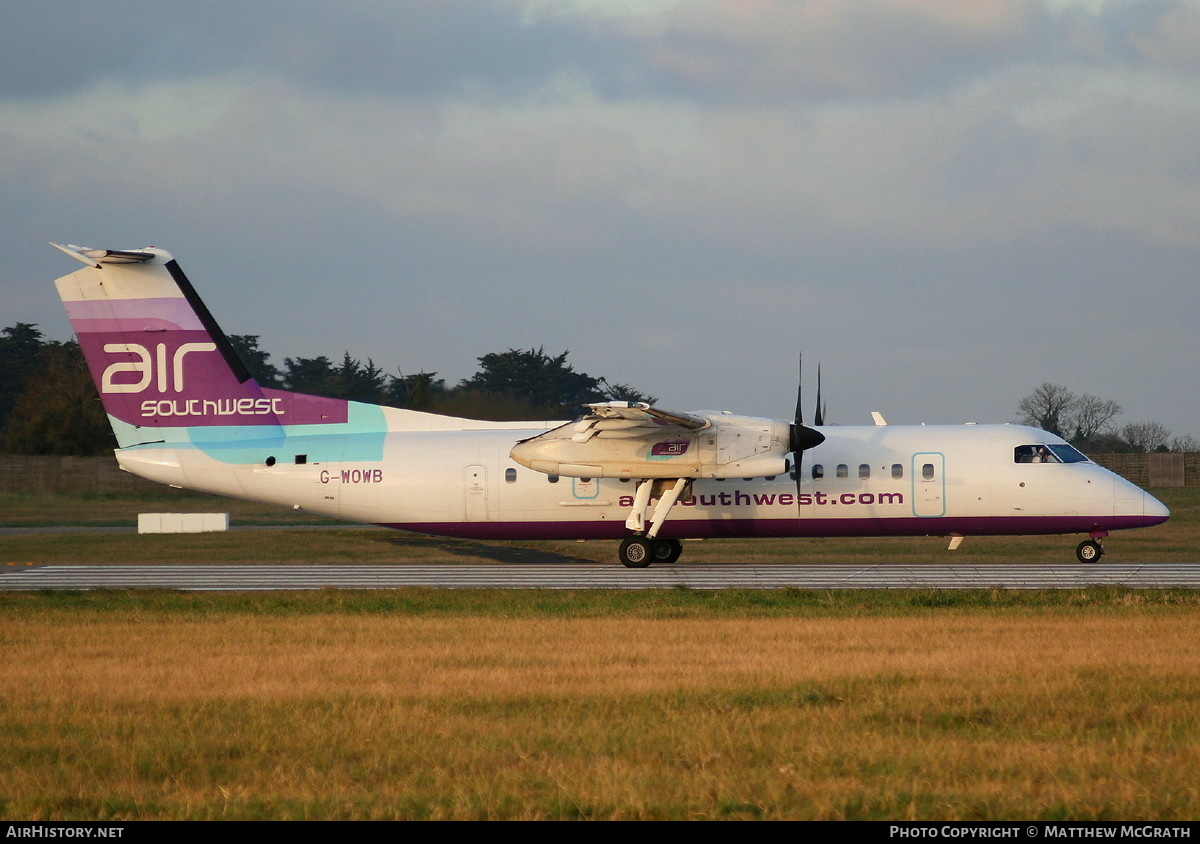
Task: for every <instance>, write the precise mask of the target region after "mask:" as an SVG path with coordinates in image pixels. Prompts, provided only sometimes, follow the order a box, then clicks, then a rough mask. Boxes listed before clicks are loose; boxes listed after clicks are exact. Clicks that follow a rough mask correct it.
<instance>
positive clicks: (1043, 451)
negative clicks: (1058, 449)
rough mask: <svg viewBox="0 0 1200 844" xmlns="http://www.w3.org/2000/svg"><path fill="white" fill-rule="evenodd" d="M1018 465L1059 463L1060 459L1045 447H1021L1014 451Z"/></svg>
mask: <svg viewBox="0 0 1200 844" xmlns="http://www.w3.org/2000/svg"><path fill="white" fill-rule="evenodd" d="M1013 457H1014V460H1015V462H1017V463H1057V462H1058V458H1057V457H1055V456H1054V454H1053V453H1052V452H1051V451H1050V449H1049V448H1047V447H1046V446H1044V445H1019V446H1017V447H1016V448H1015V449H1014V450H1013Z"/></svg>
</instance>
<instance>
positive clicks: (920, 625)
mask: <svg viewBox="0 0 1200 844" xmlns="http://www.w3.org/2000/svg"><path fill="white" fill-rule="evenodd" d="M1105 594H1106V595H1109V596H1110V597H1108V598H1105V599H1104V600H1098V601H1096V602H1094V604H1093V605H1092V606H1090V607H1086V608H1084V609H1079V608H1073V607H1058V608H1038V607H1037V606H1036V601H1035V600H1034V599H1032V598H1030V599H1025V598H1023V597H1022V598H1020V599H1019V601H1022V602H1025V603H1024V604H1017V605H1013V606H1010V607H1009V608H1008V609H1005V610H995V611H984V612H971V611H966V610H962V609H949V610H926V611H923V612H920V613H917V614H916V615H912V614H901V615H882V616H879V615H870V614H863V613H859V612H857V611H856V610H854V609H853V603H852V602H851V603H849V604H844V603H843V604H841V605H839V606H840V607H841V608H835V609H833V610H832V611H826V612H823V613H819V614H817V615H816V616H815V617H810V616H808V615H806V614H804V613H798V614H797V615H794V616H792V617H787V616H784V617H755V616H754V615H753V614H749V615H744V616H742V617H733V618H730V617H723V616H722V614H721V613H717V612H707V611H704V610H696V611H695V612H694V613H693V615H692V617H679V618H661V617H654V615H655V613H654V603H655V602H656V601H666V600H667V599H668V598H670V597H671V596H664V595H661V594H660V595H658V596H655V595H653V594H645V595H639V596H637V598H636V599H630V598H623V599H621V600H626V601H629V600H636V601H639V602H641V603H639V604H638V605H637V606H638V607H640V609H636V610H627V611H619V610H614V609H612V608H611V607H612V604H611V601H614V600H616V599H611V598H607V597H605V598H598V599H597V600H599V601H609V602H610V603H609V604H606V605H605V606H608V607H609V609H608V610H606V611H605V612H604V613H603V614H601V615H600V616H599V617H592V618H586V619H581V618H571V617H562V616H561V615H559V614H557V613H550V612H542V611H538V610H530V609H529V608H528V607H527V606H525V607H524V608H523V609H521V608H518V609H517V611H516V612H515V613H514V615H513V616H511V617H508V616H507V606H508V605H507V604H506V603H505V602H506V601H519V600H520V599H519V598H513V597H511V596H503V597H497V598H496V599H495V601H494V603H493V604H492V607H491V610H490V611H488V612H470V613H464V612H457V613H456V612H451V613H449V614H445V613H443V612H440V611H439V612H424V611H421V610H420V609H419V607H420V606H421V602H422V600H424V599H423V598H422V597H421V595H420V593H412V594H411V595H410V598H409V600H411V602H412V604H411V605H412V606H414V607H417V608H418V609H417V610H416V611H413V612H409V613H405V614H399V613H379V612H341V613H333V614H331V613H329V612H324V611H321V610H322V604H326V603H330V602H333V603H337V602H339V601H341V600H342V599H341V598H340V597H338V596H334V595H328V594H327V595H314V596H308V597H306V598H304V599H303V603H302V604H300V605H298V607H293V610H294V611H290V612H287V613H279V614H272V613H270V612H265V611H263V607H265V606H266V605H265V604H263V603H262V602H265V601H268V600H270V599H268V598H262V597H249V596H241V597H239V598H228V599H214V598H208V599H205V603H203V604H202V605H197V611H196V612H188V613H183V614H178V613H175V612H173V611H170V610H168V609H167V608H165V606H164V604H163V601H166V600H167V599H165V598H164V599H161V600H158V599H156V598H154V597H153V596H145V597H138V596H134V597H132V598H129V597H128V596H126V597H123V598H121V602H120V603H119V607H120V610H119V611H115V609H116V606H117V605H114V606H107V607H106V606H105V602H106V601H107V600H109V599H105V598H104V597H103V596H100V597H93V598H90V599H87V600H79V601H78V602H77V603H76V605H74V606H63V605H58V604H53V603H51V602H50V601H49V599H48V598H44V597H38V596H30V597H22V598H20V599H13V600H11V601H9V602H7V603H5V604H2V605H0V612H2V614H0V619H2V620H3V622H4V623H3V628H2V629H3V631H4V632H3V634H2V639H0V647H2V648H3V652H4V653H6V654H8V655H9V662H8V665H7V666H6V669H5V671H4V672H0V716H2V717H0V817H4V818H14V819H15V818H20V819H53V818H58V819H69V818H114V819H129V818H393V817H398V818H452V819H474V818H607V819H613V818H641V819H650V818H654V819H685V818H777V819H782V818H789V819H794V818H893V819H899V818H927V819H929V818H939V819H940V818H948V819H949V818H1034V819H1036V818H1043V819H1050V818H1076V819H1088V818H1108V819H1114V818H1121V819H1139V818H1161V819H1168V818H1170V819H1187V818H1194V817H1196V816H1197V815H1198V814H1200V789H1198V786H1197V785H1196V783H1197V782H1200V748H1198V745H1197V736H1198V728H1200V723H1198V719H1200V650H1198V649H1197V648H1196V647H1195V641H1196V638H1195V635H1196V634H1195V630H1196V624H1197V620H1198V619H1197V615H1198V612H1200V610H1198V609H1197V602H1196V600H1195V596H1192V599H1191V600H1182V599H1181V600H1179V601H1165V602H1154V601H1150V602H1147V601H1146V600H1144V599H1143V598H1141V597H1140V596H1139V593H1134V592H1113V593H1105ZM116 597H117V596H114V597H113V600H116ZM171 600H184V599H183V598H178V599H171ZM189 600H190V599H189ZM361 600H362V601H366V600H367V599H365V598H363V599H361ZM431 600H432V599H431ZM556 600H560V601H574V602H577V603H580V604H586V603H587V601H588V600H590V599H589V598H588V597H587V596H586V595H577V596H574V597H568V598H557V599H556ZM680 600H683V599H680ZM704 600H707V599H704ZM667 602H668V603H669V601H667ZM361 606H363V607H366V606H368V604H366V603H363V604H361ZM514 607H517V605H515V604H514Z"/></svg>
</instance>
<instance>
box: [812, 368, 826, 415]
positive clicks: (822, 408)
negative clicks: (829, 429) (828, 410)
mask: <svg viewBox="0 0 1200 844" xmlns="http://www.w3.org/2000/svg"><path fill="white" fill-rule="evenodd" d="M813 424H814V425H817V426H820V425H824V424H825V406H824V405H823V404H822V403H821V364H819V363H818V364H817V409H816V412H815V413H814V414H813Z"/></svg>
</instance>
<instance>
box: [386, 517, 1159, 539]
mask: <svg viewBox="0 0 1200 844" xmlns="http://www.w3.org/2000/svg"><path fill="white" fill-rule="evenodd" d="M1164 521H1166V520H1165V519H1163V518H1159V517H1157V516H963V517H943V518H927V519H923V518H915V517H910V518H896V519H679V520H668V521H666V522H664V523H663V526H662V530H661V531H660V532H659V536H662V537H664V538H667V537H675V538H679V539H720V538H728V539H735V538H739V537H761V538H766V537H777V538H782V537H812V538H817V537H854V536H880V537H882V536H949V535H950V534H962V535H963V536H1023V535H1028V536H1032V535H1037V534H1044V535H1053V534H1068V533H1089V534H1090V533H1094V532H1104V531H1114V530H1125V529H1127V528H1139V527H1151V526H1153V525H1157V524H1161V523H1162V522H1164ZM382 527H389V528H395V529H397V530H407V531H412V532H413V533H426V534H430V535H432V536H454V537H461V538H464V539H624V538H625V537H627V536H630V535H631V534H630V532H629V531H628V530H627V529H626V528H625V526H624V524H622V523H621V522H612V521H597V522H395V523H384V524H382Z"/></svg>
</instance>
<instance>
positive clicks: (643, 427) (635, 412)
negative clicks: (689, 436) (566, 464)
mask: <svg viewBox="0 0 1200 844" xmlns="http://www.w3.org/2000/svg"><path fill="white" fill-rule="evenodd" d="M587 408H588V413H587V414H586V415H585V416H584V417H583V418H582V419H580V420H579V421H577V422H575V423H574V433H573V434H572V435H571V440H572V441H573V442H577V443H585V442H587V441H588V440H590V439H591V438H592V437H595V436H600V437H602V438H604V439H609V438H612V439H636V438H640V437H647V436H661V435H663V434H666V433H669V432H670V431H671V429H674V430H677V431H680V432H683V431H687V432H692V431H702V430H704V429H705V428H708V427H709V426H711V425H712V422H711V421H709V420H708V419H705V418H704V417H703V416H695V415H693V414H691V413H681V412H679V411H672V410H660V409H659V408H657V407H651V406H650V405H648V404H646V403H645V402H627V401H610V402H598V403H596V404H589V405H587Z"/></svg>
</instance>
